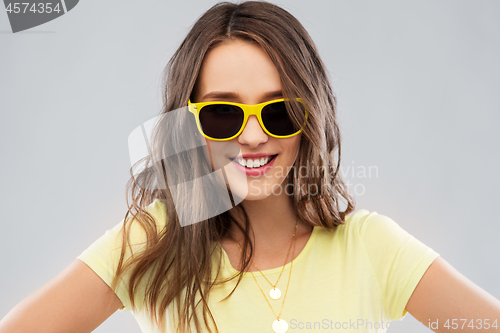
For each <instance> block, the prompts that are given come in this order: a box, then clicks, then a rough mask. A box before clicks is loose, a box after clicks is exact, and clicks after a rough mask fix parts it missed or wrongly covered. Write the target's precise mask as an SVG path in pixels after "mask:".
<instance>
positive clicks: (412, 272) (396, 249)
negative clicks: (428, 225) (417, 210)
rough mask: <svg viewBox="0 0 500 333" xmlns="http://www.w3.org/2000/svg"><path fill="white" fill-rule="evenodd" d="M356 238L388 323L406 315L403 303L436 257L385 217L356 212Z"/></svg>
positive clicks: (364, 211)
mask: <svg viewBox="0 0 500 333" xmlns="http://www.w3.org/2000/svg"><path fill="white" fill-rule="evenodd" d="M357 215H358V221H357V222H358V223H359V225H358V227H359V229H358V230H359V236H360V239H361V241H362V244H363V246H364V247H365V251H366V255H367V256H368V258H369V260H370V263H371V265H372V268H373V271H374V274H375V276H376V279H377V282H378V285H379V287H380V292H381V295H382V300H383V306H384V308H385V311H386V313H387V315H388V316H389V319H390V320H401V319H403V317H404V316H405V315H406V313H407V311H406V310H405V307H406V304H407V303H408V300H409V299H410V297H411V295H412V293H413V291H414V290H415V288H416V286H417V285H418V283H419V281H420V279H421V278H422V276H423V275H424V273H425V272H426V271H427V268H428V267H429V266H430V265H431V263H432V262H433V261H434V260H435V259H436V258H437V257H438V256H439V254H438V253H437V252H436V251H434V250H433V249H432V248H430V247H429V246H427V245H425V244H424V243H422V242H421V241H419V240H418V239H416V238H415V237H413V236H412V235H410V234H409V233H408V232H407V231H405V230H404V229H402V228H401V227H400V226H399V225H398V224H397V223H396V222H395V221H393V220H392V219H390V218H389V217H387V216H384V215H380V214H377V213H375V212H373V213H369V212H368V211H366V210H363V211H360V212H358V214H357Z"/></svg>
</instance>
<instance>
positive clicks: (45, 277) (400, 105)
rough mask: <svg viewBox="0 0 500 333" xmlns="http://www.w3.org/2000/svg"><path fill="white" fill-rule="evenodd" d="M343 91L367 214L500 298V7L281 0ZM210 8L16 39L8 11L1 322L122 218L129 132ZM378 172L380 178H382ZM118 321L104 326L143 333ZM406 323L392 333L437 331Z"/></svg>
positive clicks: (1, 86) (168, 9) (123, 13)
mask: <svg viewBox="0 0 500 333" xmlns="http://www.w3.org/2000/svg"><path fill="white" fill-rule="evenodd" d="M274 3H276V4H279V5H281V6H283V7H284V8H285V9H287V10H289V11H290V12H291V13H292V14H293V15H295V16H296V17H297V18H298V19H299V20H300V21H301V22H302V24H303V25H304V26H305V27H306V29H307V30H308V31H309V32H310V34H311V35H312V37H313V39H314V40H315V42H316V44H317V46H318V48H319V51H320V53H321V56H322V57H323V60H324V61H325V63H326V65H327V67H328V70H329V72H330V75H331V78H332V82H333V85H334V89H335V91H336V93H337V96H338V105H339V114H340V121H341V128H342V131H343V139H344V141H343V161H344V172H349V171H352V169H347V167H351V168H352V167H354V168H355V169H356V170H357V171H359V170H361V169H362V168H368V167H370V166H372V174H371V175H366V177H363V175H356V174H355V175H354V176H353V175H352V173H350V172H349V176H348V177H347V178H348V179H349V181H350V182H351V184H352V186H351V189H352V190H353V191H357V193H358V194H359V195H358V196H357V209H361V208H365V209H368V210H370V211H377V212H378V213H381V214H384V215H387V216H389V217H391V218H392V219H394V220H395V221H396V222H398V223H399V224H400V225H401V226H402V227H403V228H404V229H406V230H407V231H408V232H410V233H411V234H413V235H414V236H415V237H416V238H418V239H420V240H421V241H422V242H424V243H425V244H427V245H429V246H430V247H432V248H433V249H435V250H436V251H437V252H438V253H440V254H441V256H442V257H443V258H445V259H446V260H447V261H448V262H450V263H451V264H452V265H453V266H454V267H455V268H457V269H458V270H459V271H460V272H461V273H463V274H464V275H465V276H466V277H468V278H469V279H470V280H472V281H473V282H474V283H476V284H477V285H479V286H480V287H482V288H483V289H485V290H486V291H488V292H489V293H491V294H492V295H493V296H495V297H496V298H500V285H499V284H498V281H499V278H500V263H499V260H498V254H499V252H500V244H499V242H498V237H499V235H500V221H499V217H498V213H497V212H498V211H497V208H498V200H499V199H500V196H499V194H498V191H497V188H498V187H499V186H500V177H499V174H498V169H499V167H500V158H499V153H498V148H497V145H498V142H499V139H500V134H499V131H498V130H497V127H498V124H499V122H500V116H499V108H500V100H499V96H500V94H499V93H498V92H499V90H500V64H499V61H498V59H500V2H498V1H493V0H492V1H484V0H479V1H456V0H454V1H451V0H450V1H439V2H438V1H428V0H426V1H422V0H421V1H418V2H417V1H413V2H409V1H376V2H374V1H314V0H308V1H298V0H295V1H290V0H287V1H284V0H281V1H275V2H274ZM213 4H215V1H182V2H181V1H175V2H174V1H141V2H139V1H124V0H120V1H117V0H114V1H95V0H86V1H81V2H80V3H79V4H78V5H77V6H76V7H75V8H74V9H73V10H72V11H71V12H69V13H68V14H66V15H63V16H62V17H60V18H58V19H56V20H54V21H51V22H48V23H46V24H44V25H42V26H39V27H36V28H33V29H31V30H28V31H26V32H23V33H17V34H12V33H10V32H8V31H9V30H10V28H9V25H8V22H7V21H6V20H7V17H6V14H5V11H4V10H3V8H2V10H0V30H2V33H0V51H1V52H0V112H1V113H0V158H1V160H0V161H1V163H0V184H1V186H0V202H1V211H2V222H1V224H0V237H1V240H2V241H1V242H0V267H1V272H0V295H1V297H0V299H1V301H0V317H3V316H4V315H5V314H6V313H7V312H8V311H9V310H10V309H11V308H12V307H13V306H14V305H15V304H17V303H18V302H19V301H21V300H22V299H23V298H24V297H26V296H28V295H29V294H30V293H32V292H33V291H35V290H36V289H38V288H39V287H41V286H42V285H44V284H45V283H47V282H48V281H49V280H50V279H52V278H53V277H54V276H55V275H57V274H58V273H59V272H60V271H61V270H63V269H64V268H65V267H66V266H67V265H68V264H70V263H71V262H72V261H73V260H75V258H76V256H78V255H79V254H80V253H81V252H82V251H83V250H84V249H85V248H86V247H88V246H89V245H90V244H91V243H92V242H93V241H94V240H95V239H97V238H98V237H99V236H101V235H102V234H103V233H104V232H105V230H107V229H110V228H111V227H113V226H114V225H116V224H117V223H118V222H119V221H120V220H121V219H122V218H123V216H124V214H125V208H126V205H125V194H124V193H125V192H124V190H125V183H126V181H127V180H128V176H129V157H128V148H127V138H128V135H129V133H130V132H131V131H132V130H133V129H134V128H135V127H136V126H138V125H140V124H141V123H143V122H144V121H147V120H149V119H151V118H152V117H153V116H155V115H156V114H157V112H158V111H159V109H160V104H161V100H160V87H159V78H160V73H161V71H162V69H163V68H164V66H165V64H166V63H167V61H168V59H169V58H170V56H171V55H172V54H173V52H174V50H175V49H176V48H177V46H178V45H179V44H180V42H181V41H182V39H183V38H184V36H185V35H186V33H187V32H188V30H189V28H190V26H191V25H192V24H193V23H194V22H195V20H196V19H197V18H198V17H199V16H200V15H201V14H202V13H203V12H204V11H205V10H206V9H208V8H209V7H210V6H211V5H213ZM373 168H376V169H377V171H378V173H375V172H374V169H373ZM139 331H140V330H139V327H138V325H137V324H136V323H135V320H134V319H133V317H132V314H131V313H130V312H129V313H120V312H117V313H115V314H114V315H113V316H111V317H110V318H109V319H108V320H107V321H106V322H105V323H103V324H102V325H101V326H100V327H99V328H98V329H97V330H96V331H95V332H100V333H105V332H123V333H127V332H139ZM428 331H429V330H428V329H427V328H426V327H425V326H423V325H421V324H420V323H418V322H417V321H416V320H415V319H414V318H413V317H411V315H409V314H408V315H407V317H406V318H405V319H404V320H403V321H402V322H393V323H392V327H391V328H390V329H389V332H428Z"/></svg>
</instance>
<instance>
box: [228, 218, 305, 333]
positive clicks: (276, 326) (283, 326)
mask: <svg viewBox="0 0 500 333" xmlns="http://www.w3.org/2000/svg"><path fill="white" fill-rule="evenodd" d="M297 227H298V220H297V221H296V222H295V232H294V233H293V242H292V243H293V251H292V261H290V273H289V275H288V282H287V284H286V290H285V296H283V302H282V303H281V309H280V312H279V314H278V315H276V312H275V311H274V308H273V306H272V305H271V303H270V302H269V300H268V299H267V297H266V294H265V293H264V290H262V288H261V287H260V285H259V282H257V279H256V278H255V275H254V274H253V272H252V271H250V273H251V274H252V277H253V279H254V280H255V283H257V286H258V287H259V289H260V291H261V293H262V295H263V296H264V298H265V299H266V302H267V304H268V305H269V307H270V308H271V311H273V314H274V316H275V317H276V320H275V321H274V322H273V324H272V328H273V331H274V332H276V333H285V332H286V331H288V323H287V322H286V321H285V320H284V319H280V316H281V312H282V311H283V306H284V305H285V299H286V295H287V293H288V286H289V285H290V277H291V276H292V267H293V254H294V253H295V243H296V236H297ZM230 237H231V236H230ZM231 238H232V237H231ZM233 240H234V239H233ZM235 242H236V241H235ZM236 244H237V245H238V247H239V249H240V251H241V254H243V250H242V249H241V246H240V244H239V243H238V242H236ZM288 252H289V253H290V249H289V250H288ZM289 253H288V254H289ZM288 254H287V259H288ZM247 257H248V255H247ZM254 265H255V264H254ZM285 265H286V261H285ZM255 267H257V266H255ZM284 267H285V266H284V265H283V268H282V270H281V272H283V269H284ZM257 269H259V268H258V267H257ZM259 272H260V274H262V276H264V277H266V276H265V275H264V273H262V272H261V271H260V270H259ZM280 277H281V274H280ZM266 280H267V278H266ZM278 280H279V278H278ZM267 281H269V280H267ZM276 283H277V282H276Z"/></svg>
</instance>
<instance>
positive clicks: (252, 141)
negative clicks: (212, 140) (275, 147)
mask: <svg viewBox="0 0 500 333" xmlns="http://www.w3.org/2000/svg"><path fill="white" fill-rule="evenodd" d="M268 139H269V137H268V135H267V133H266V132H264V129H263V128H262V127H261V126H260V123H259V120H258V119H257V117H256V116H255V115H251V116H250V117H248V121H247V123H246V125H245V128H243V131H242V132H241V134H240V135H239V136H238V142H239V143H240V144H245V145H249V146H250V147H251V148H255V147H257V146H258V145H259V144H261V143H264V142H267V140H268Z"/></svg>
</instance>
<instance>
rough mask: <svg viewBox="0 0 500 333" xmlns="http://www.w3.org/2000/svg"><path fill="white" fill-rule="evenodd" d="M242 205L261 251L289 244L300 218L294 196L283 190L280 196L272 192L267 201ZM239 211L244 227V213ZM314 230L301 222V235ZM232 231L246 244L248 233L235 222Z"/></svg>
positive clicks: (238, 239)
mask: <svg viewBox="0 0 500 333" xmlns="http://www.w3.org/2000/svg"><path fill="white" fill-rule="evenodd" d="M241 205H242V206H243V208H244V209H245V211H246V213H247V215H248V218H249V220H250V230H249V236H250V239H251V241H252V244H253V245H254V248H255V250H256V251H257V252H261V251H273V250H282V249H283V248H285V247H288V245H289V244H290V240H291V237H292V234H293V232H294V230H295V223H296V221H297V218H298V216H297V214H296V213H295V211H294V209H293V206H292V201H291V198H290V196H288V195H287V194H286V193H284V192H282V194H280V195H270V196H268V197H267V198H265V199H263V200H255V201H249V200H244V201H243V202H242V203H241ZM236 214H237V213H235V214H233V217H234V218H235V219H236V221H237V222H238V223H239V224H240V225H241V226H242V227H244V225H245V224H244V219H243V216H241V215H236ZM311 229H312V228H311V226H308V225H306V224H304V223H301V221H300V220H299V221H298V230H297V231H298V234H300V233H301V232H302V233H303V232H307V230H309V231H310V230H311ZM230 234H231V237H232V238H233V239H234V240H236V241H237V242H238V243H240V244H242V243H243V239H244V236H243V234H242V232H241V231H240V230H239V229H238V227H236V226H234V225H232V226H231V229H230Z"/></svg>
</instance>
